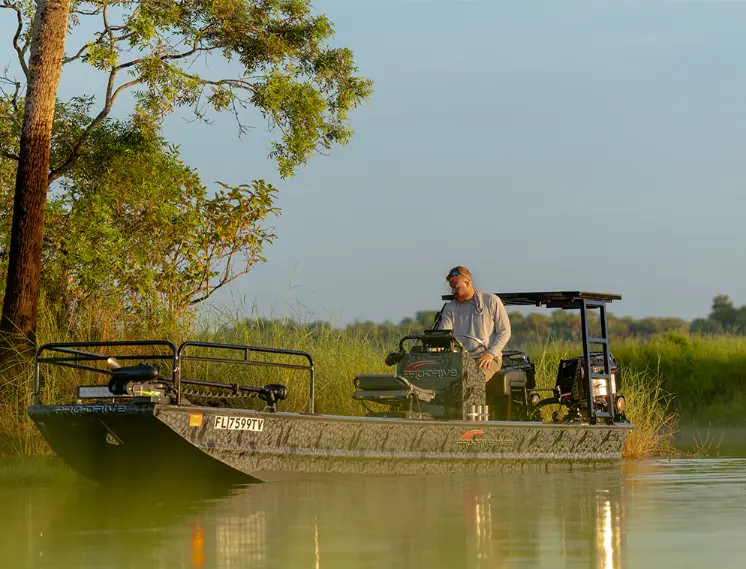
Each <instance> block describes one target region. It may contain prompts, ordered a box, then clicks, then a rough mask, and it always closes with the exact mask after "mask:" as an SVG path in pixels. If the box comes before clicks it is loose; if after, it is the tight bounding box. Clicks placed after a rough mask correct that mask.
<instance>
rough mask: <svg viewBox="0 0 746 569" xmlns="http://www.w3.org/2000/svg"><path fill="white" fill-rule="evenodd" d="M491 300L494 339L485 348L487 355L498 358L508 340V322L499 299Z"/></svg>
mask: <svg viewBox="0 0 746 569" xmlns="http://www.w3.org/2000/svg"><path fill="white" fill-rule="evenodd" d="M492 300H493V302H494V305H493V306H494V308H495V311H494V314H495V339H494V340H492V343H491V344H490V345H489V347H488V348H487V353H488V354H490V355H491V356H492V357H493V358H499V357H500V356H501V355H502V351H503V348H504V347H505V346H506V344H507V343H508V340H510V320H509V319H508V313H507V311H506V310H505V306H504V305H503V302H502V300H500V297H498V296H495V297H494V298H493V299H492Z"/></svg>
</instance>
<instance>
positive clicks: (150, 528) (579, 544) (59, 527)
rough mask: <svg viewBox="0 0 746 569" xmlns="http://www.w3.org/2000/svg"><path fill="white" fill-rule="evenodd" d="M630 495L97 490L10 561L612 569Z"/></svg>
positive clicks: (481, 488) (334, 487)
mask: <svg viewBox="0 0 746 569" xmlns="http://www.w3.org/2000/svg"><path fill="white" fill-rule="evenodd" d="M624 484H625V483H624V481H623V477H622V473H621V472H614V471H611V472H610V471H605V472H594V471H588V472H582V471H581V472H578V471H573V472H560V473H515V474H513V475H501V476H495V477H429V478H420V477H371V478H362V477H350V478H345V477H340V478H334V479H320V480H309V481H304V482H287V483H272V484H263V485H258V486H251V487H246V488H240V489H232V490H229V491H227V492H222V493H218V494H213V495H209V496H206V497H204V496H203V497H200V498H199V499H190V496H189V495H188V494H187V493H179V494H170V495H169V489H168V488H164V489H163V492H162V495H159V496H156V497H153V498H144V497H140V498H137V497H136V496H132V495H128V494H127V493H126V492H116V493H114V492H111V491H108V490H106V489H98V490H97V491H95V492H76V493H75V494H71V495H70V496H68V498H67V499H65V500H59V501H57V502H55V504H56V505H55V507H53V508H48V509H42V508H39V510H38V514H35V515H34V519H28V520H27V521H26V527H27V533H26V534H25V535H26V536H29V537H28V538H25V539H26V541H25V542H23V541H21V543H23V548H18V547H16V548H14V551H15V556H16V557H17V556H18V555H21V554H22V552H23V551H26V552H27V553H28V556H26V555H25V554H24V555H23V556H24V563H21V564H20V565H18V566H28V567H37V566H38V567H41V566H42V565H41V564H40V560H41V559H55V561H57V562H58V563H57V565H54V564H53V565H51V566H66V565H65V564H66V563H74V566H75V567H81V568H84V567H96V568H97V569H101V568H106V567H120V566H123V564H124V565H126V566H132V567H135V566H137V567H140V566H142V567H145V566H147V567H152V568H154V569H155V568H160V567H179V568H184V569H203V568H208V567H209V568H216V569H219V568H226V569H232V568H238V567H240V568H243V567H257V568H270V567H271V568H274V567H300V568H309V569H310V568H313V569H335V568H345V569H348V568H356V567H390V566H397V567H424V566H427V567H431V568H432V567H436V568H437V567H448V568H452V567H466V568H475V569H482V568H484V569H487V568H490V569H498V568H509V567H510V568H512V567H535V566H540V565H541V566H547V567H590V568H604V569H617V568H619V567H623V566H625V557H626V543H625V538H624V519H625V516H624V507H625V506H624V500H623V498H624ZM78 490H80V489H78ZM169 496H170V498H169ZM34 511H35V512H36V510H34ZM36 528H39V529H40V530H41V529H42V528H43V531H38V532H37V531H36ZM8 529H11V528H10V527H8ZM41 534H43V536H41ZM34 535H36V536H37V537H33V536H34ZM6 537H7V535H6ZM16 543H18V542H16ZM44 566H47V565H44ZM69 566H73V565H69Z"/></svg>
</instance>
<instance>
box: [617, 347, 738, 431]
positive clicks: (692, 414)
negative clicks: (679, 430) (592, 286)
mask: <svg viewBox="0 0 746 569" xmlns="http://www.w3.org/2000/svg"><path fill="white" fill-rule="evenodd" d="M612 350H613V352H614V354H615V355H616V356H617V357H618V358H619V359H620V360H621V362H622V365H624V366H625V367H626V368H628V369H630V370H634V371H637V372H643V371H646V370H657V371H658V372H659V374H660V376H661V378H662V381H663V387H664V389H666V390H667V391H669V392H671V393H674V394H676V405H677V408H678V410H679V411H680V412H681V415H682V421H683V422H685V423H687V424H691V423H697V424H705V425H706V424H707V423H712V424H716V425H742V424H743V423H744V420H745V418H746V338H744V337H739V336H725V335H720V336H704V335H702V336H700V335H691V336H686V335H681V334H668V335H661V336H656V337H653V338H650V339H649V340H648V341H645V342H634V341H626V342H621V343H617V344H616V345H614V346H613V347H612Z"/></svg>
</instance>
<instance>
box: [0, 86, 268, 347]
mask: <svg viewBox="0 0 746 569" xmlns="http://www.w3.org/2000/svg"><path fill="white" fill-rule="evenodd" d="M89 105H90V101H88V100H75V101H73V102H72V103H70V104H60V105H58V109H57V116H56V124H57V125H58V128H56V129H55V138H54V144H53V146H54V148H59V147H63V146H64V145H65V143H66V141H68V140H69V139H70V138H74V137H75V136H76V134H77V132H78V130H79V129H80V125H81V124H85V122H86V120H87V119H88V117H87V116H86V114H85V111H86V109H87V108H88V106H89ZM88 148H89V151H88V153H87V154H85V156H83V157H82V158H81V159H80V160H79V161H78V162H77V163H76V165H75V166H74V167H73V168H72V169H71V170H69V171H68V172H67V175H66V177H65V178H63V179H62V180H61V182H60V183H59V184H58V185H57V186H56V187H55V189H54V191H53V192H52V193H51V194H50V197H49V199H48V202H47V221H46V232H45V240H44V246H43V252H42V256H43V270H42V286H41V289H42V292H43V294H44V295H45V296H46V297H47V300H48V301H49V303H50V304H51V305H53V306H54V307H56V309H57V310H58V311H59V312H60V314H61V315H63V316H64V318H65V319H66V320H67V321H68V322H69V323H70V325H71V326H73V327H75V326H82V327H83V328H85V327H86V326H87V324H86V323H87V322H91V321H96V322H103V321H105V320H102V319H96V318H93V319H92V318H91V315H90V312H91V311H96V312H97V313H101V314H103V313H105V314H108V315H109V316H110V323H109V324H108V327H109V328H110V329H119V330H121V329H122V328H123V327H126V326H130V327H131V326H135V327H136V328H140V327H141V326H151V327H152V326H158V325H159V322H163V321H164V320H168V319H178V318H181V317H184V316H188V315H190V314H191V313H192V312H193V307H194V305H195V304H197V303H199V302H201V301H203V300H205V299H206V298H209V296H210V295H211V294H213V293H214V292H215V290H217V289H219V288H220V287H222V286H224V285H226V284H228V283H229V282H231V281H233V280H234V279H235V278H237V277H238V276H239V275H242V274H244V273H246V272H247V271H249V270H250V269H251V268H252V267H253V266H254V265H255V264H257V263H259V262H262V261H264V260H265V259H264V257H263V256H262V251H263V248H264V246H265V245H266V244H268V243H270V242H271V241H272V239H273V238H274V234H273V233H272V232H271V230H269V229H267V228H265V227H264V225H263V223H264V222H265V220H266V219H267V217H268V216H269V215H273V214H278V213H279V210H278V209H277V208H276V207H275V206H274V199H275V196H276V190H275V189H274V188H273V187H272V186H271V185H269V184H266V183H265V182H263V181H261V180H258V181H254V182H252V184H251V185H240V186H237V187H232V186H229V185H226V184H220V187H219V188H218V189H217V191H214V192H208V191H207V189H206V188H205V187H204V185H202V183H201V181H200V179H199V176H198V175H197V173H196V172H195V171H194V170H192V169H190V168H189V167H187V166H185V165H184V164H183V162H182V161H181V160H180V158H179V153H178V148H176V147H174V146H171V145H168V144H167V143H166V142H165V141H164V140H163V139H162V138H161V137H159V136H157V135H156V134H154V133H153V132H152V131H150V130H149V129H143V128H141V125H140V124H139V123H135V122H119V121H112V120H109V121H104V123H102V125H101V126H100V127H99V128H98V129H96V131H95V132H94V133H93V135H92V136H91V138H90V139H89V140H88ZM12 166H13V163H12V162H11V161H9V160H0V167H2V168H3V169H2V170H0V190H1V191H2V193H0V201H1V202H2V203H4V204H7V206H8V207H6V208H3V209H2V210H1V211H0V239H1V241H0V261H2V262H3V265H4V264H5V263H6V262H7V247H8V238H9V231H10V223H11V215H12V205H11V204H12V201H13V184H12V177H13V175H14V172H13V169H12ZM0 270H3V274H4V266H0ZM88 332H89V335H88V337H89V338H92V337H99V336H101V335H102V334H105V333H106V332H105V331H104V330H89V331H88Z"/></svg>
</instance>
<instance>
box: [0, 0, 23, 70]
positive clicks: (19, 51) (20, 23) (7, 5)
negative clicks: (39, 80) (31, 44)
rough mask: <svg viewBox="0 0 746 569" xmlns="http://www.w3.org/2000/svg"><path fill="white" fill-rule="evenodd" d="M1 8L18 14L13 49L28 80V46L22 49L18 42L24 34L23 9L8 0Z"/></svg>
mask: <svg viewBox="0 0 746 569" xmlns="http://www.w3.org/2000/svg"><path fill="white" fill-rule="evenodd" d="M0 8H8V9H10V10H13V11H14V12H15V13H16V18H17V19H18V25H17V27H16V33H15V35H14V36H13V49H15V50H16V53H17V54H18V63H20V64H21V69H22V70H23V74H24V75H25V76H26V79H28V76H29V71H28V65H27V64H26V57H25V56H26V49H27V48H28V44H26V45H24V46H23V47H21V46H20V45H19V43H18V40H19V39H20V38H21V34H22V33H23V12H21V9H20V8H19V7H18V6H16V5H15V4H11V3H10V2H9V1H8V0H4V2H3V4H0Z"/></svg>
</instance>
